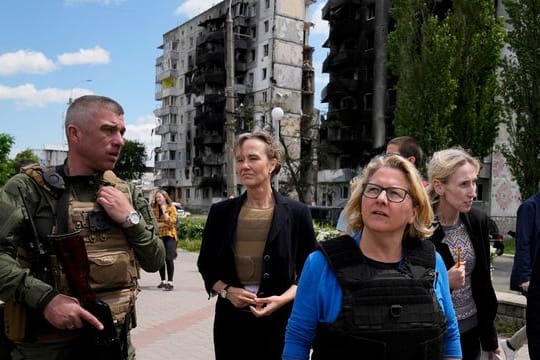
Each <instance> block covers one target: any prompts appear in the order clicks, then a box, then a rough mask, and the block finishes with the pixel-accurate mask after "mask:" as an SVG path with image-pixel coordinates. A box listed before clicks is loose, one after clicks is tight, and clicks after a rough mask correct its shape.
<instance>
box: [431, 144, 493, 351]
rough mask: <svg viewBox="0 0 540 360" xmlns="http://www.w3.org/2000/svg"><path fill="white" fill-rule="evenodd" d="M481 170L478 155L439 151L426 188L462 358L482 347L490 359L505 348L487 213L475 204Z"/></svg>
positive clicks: (457, 149)
mask: <svg viewBox="0 0 540 360" xmlns="http://www.w3.org/2000/svg"><path fill="white" fill-rule="evenodd" d="M479 171H480V163H479V161H478V160H477V159H476V158H474V157H472V156H471V155H469V154H468V153H467V152H465V151H464V150H463V149H461V148H452V149H445V150H441V151H437V152H435V153H434V154H433V156H432V158H431V160H430V162H429V164H428V180H429V183H430V185H429V186H428V188H427V191H428V194H429V196H430V199H431V203H432V206H433V211H434V212H435V218H436V222H437V225H436V226H437V227H436V230H435V232H434V234H433V236H432V237H431V241H433V243H434V244H435V247H436V249H437V251H438V252H439V254H441V256H442V258H443V260H444V263H445V264H446V268H447V269H448V278H449V281H450V288H451V289H452V301H453V304H454V309H455V311H456V316H457V319H458V323H459V331H460V339H461V350H462V352H463V359H464V360H476V359H477V357H478V356H479V355H480V351H481V348H482V349H483V350H485V351H487V352H488V357H489V359H490V360H492V359H497V356H498V355H499V354H501V349H500V347H499V344H498V339H497V330H496V329H495V316H496V314H497V298H496V296H495V290H494V289H493V284H492V283H491V273H490V244H489V233H488V217H487V215H486V214H485V213H483V212H482V211H479V210H476V209H473V208H472V205H473V200H474V199H475V197H476V179H477V177H478V172H479Z"/></svg>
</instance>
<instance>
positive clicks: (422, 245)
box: [283, 155, 461, 360]
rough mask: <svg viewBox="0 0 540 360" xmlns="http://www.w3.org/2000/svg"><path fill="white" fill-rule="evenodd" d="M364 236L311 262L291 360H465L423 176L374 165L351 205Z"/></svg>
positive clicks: (378, 161) (399, 163)
mask: <svg viewBox="0 0 540 360" xmlns="http://www.w3.org/2000/svg"><path fill="white" fill-rule="evenodd" d="M345 215H346V218H347V220H348V222H349V225H350V227H351V228H352V230H353V231H355V235H354V236H353V237H350V236H348V235H344V236H340V237H337V238H335V239H332V240H329V241H325V242H322V243H320V250H319V251H314V252H313V253H311V255H310V256H309V257H308V259H307V261H306V264H305V265H304V269H303V270H302V276H301V278H300V282H299V284H298V290H297V293H296V299H295V301H294V306H293V311H292V314H291V317H290V318H289V323H288V325H287V332H286V336H285V350H284V352H283V359H284V360H293V359H294V360H299V359H302V360H305V359H309V356H310V349H311V348H312V349H313V355H312V359H318V360H333V359H341V360H344V359H345V360H348V359H380V360H393V359H401V360H434V359H443V358H444V359H447V360H449V359H460V358H461V350H460V346H459V332H458V329H457V322H456V318H455V315H454V309H453V307H452V301H451V298H450V289H449V286H448V278H447V273H446V269H445V267H444V263H443V261H442V259H441V258H440V256H439V255H438V254H436V252H435V248H434V246H433V244H432V243H430V242H429V241H424V239H426V238H427V237H429V236H430V235H431V234H432V228H431V223H432V221H433V212H432V210H431V206H430V203H429V200H428V197H427V194H426V191H425V189H424V187H423V186H422V183H421V179H420V175H419V174H418V171H417V170H416V168H415V167H414V165H413V164H411V163H410V162H409V161H408V160H406V159H405V158H403V157H401V156H399V155H390V156H379V157H376V158H374V159H373V160H372V161H371V162H370V163H369V164H368V165H367V166H366V167H365V168H364V170H363V172H362V176H361V178H360V181H359V182H358V187H357V188H356V190H355V191H354V192H353V194H352V197H351V199H350V200H349V202H348V203H347V206H346V207H345Z"/></svg>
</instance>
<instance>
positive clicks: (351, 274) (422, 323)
mask: <svg viewBox="0 0 540 360" xmlns="http://www.w3.org/2000/svg"><path fill="white" fill-rule="evenodd" d="M320 245H321V251H322V253H323V254H324V255H325V257H326V258H327V260H328V262H329V264H330V266H331V268H332V269H333V271H334V273H335V274H336V277H337V280H338V282H339V284H340V286H341V289H342V294H343V298H342V304H341V310H340V313H339V315H338V317H337V319H336V321H335V322H334V323H332V324H320V325H319V326H318V328H317V332H316V336H315V341H314V343H313V355H312V359H314V360H327V359H328V360H330V359H331V360H334V359H340V360H343V359H369V360H394V359H401V360H406V359H410V360H422V359H425V360H436V359H442V358H443V354H444V341H445V336H446V317H445V315H444V313H443V312H442V309H441V307H440V305H439V302H438V301H437V298H436V296H435V292H434V289H433V286H434V282H435V248H434V246H433V244H432V243H431V242H428V241H420V240H418V239H405V240H404V245H405V249H406V252H407V255H406V257H405V259H404V262H403V263H402V266H400V267H399V269H377V268H374V267H373V266H370V265H368V264H367V263H366V259H365V258H364V257H363V255H362V254H361V252H360V249H359V247H358V245H357V244H356V242H355V241H354V239H353V238H351V237H350V236H347V235H346V236H340V237H338V238H335V239H332V240H329V241H325V242H322V243H321V244H320Z"/></svg>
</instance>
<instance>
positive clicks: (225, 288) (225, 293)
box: [219, 285, 231, 299]
mask: <svg viewBox="0 0 540 360" xmlns="http://www.w3.org/2000/svg"><path fill="white" fill-rule="evenodd" d="M230 286H231V285H226V286H225V287H224V288H223V289H221V292H220V293H219V296H221V297H222V298H224V299H226V298H227V289H228V288H229V287H230Z"/></svg>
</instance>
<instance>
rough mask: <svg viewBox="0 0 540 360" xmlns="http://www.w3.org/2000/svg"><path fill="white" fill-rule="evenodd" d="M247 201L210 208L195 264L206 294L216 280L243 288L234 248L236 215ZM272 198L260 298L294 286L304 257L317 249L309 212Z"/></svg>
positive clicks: (279, 197)
mask: <svg viewBox="0 0 540 360" xmlns="http://www.w3.org/2000/svg"><path fill="white" fill-rule="evenodd" d="M246 197H247V195H246V193H244V194H242V195H241V196H240V197H237V198H234V199H229V200H225V201H221V202H219V203H217V204H214V205H212V207H211V208H210V212H209V213H208V218H207V221H206V226H205V228H204V232H203V239H202V244H201V251H200V253H199V258H198V260H197V266H198V268H199V272H200V273H201V275H202V277H203V280H204V285H205V288H206V291H207V292H208V294H212V286H213V285H214V284H215V283H216V281H218V280H222V281H223V282H225V283H226V284H229V285H231V286H234V287H241V286H242V284H241V283H240V280H239V278H238V274H237V273H236V266H235V262H234V246H235V238H236V224H237V222H238V215H239V213H240V209H241V207H242V204H243V203H244V201H245V200H246ZM274 198H275V201H276V204H275V208H274V216H273V218H272V224H271V226H270V231H269V233H268V240H267V241H266V245H265V248H264V252H263V269H262V279H261V283H260V287H259V293H258V294H257V295H258V296H259V297H268V296H271V295H281V294H282V293H283V292H284V291H285V290H287V289H288V288H289V287H290V286H291V285H292V284H295V283H296V282H297V280H298V277H299V275H300V272H301V271H302V267H303V266H304V262H305V260H306V258H307V256H308V255H309V253H310V252H311V251H313V250H314V249H315V247H316V245H317V241H316V238H315V232H314V230H313V222H312V219H311V213H310V211H309V208H308V207H307V206H306V205H305V204H302V203H300V202H298V201H295V200H292V199H290V198H287V197H284V196H282V195H280V194H279V193H277V192H276V191H274ZM220 300H221V299H220ZM218 302H219V300H218ZM227 303H228V301H227Z"/></svg>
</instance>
